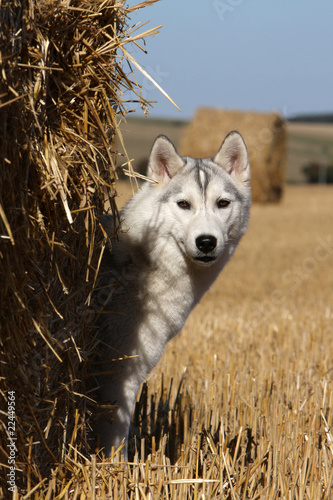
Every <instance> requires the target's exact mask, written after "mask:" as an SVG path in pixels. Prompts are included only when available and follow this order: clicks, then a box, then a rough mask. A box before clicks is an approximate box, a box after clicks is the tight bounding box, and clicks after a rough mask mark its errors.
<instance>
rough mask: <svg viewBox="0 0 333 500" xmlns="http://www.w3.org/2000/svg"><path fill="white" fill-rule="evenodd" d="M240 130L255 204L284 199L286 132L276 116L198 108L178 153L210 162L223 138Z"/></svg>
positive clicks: (282, 123) (186, 130)
mask: <svg viewBox="0 0 333 500" xmlns="http://www.w3.org/2000/svg"><path fill="white" fill-rule="evenodd" d="M232 130H238V132H240V133H241V134H242V136H243V138H244V140H245V143H246V146H247V148H248V152H249V159H250V163H251V176H252V179H251V185H252V200H253V201H254V202H259V203H265V202H277V201H279V200H280V199H281V196H282V193H283V185H284V175H285V173H284V170H285V162H286V129H285V124H284V121H283V120H282V118H281V117H280V116H279V115H278V114H276V113H268V114H264V113H254V112H242V111H227V110H222V109H210V108H199V109H198V110H197V112H196V114H195V116H194V118H193V120H192V121H191V122H190V124H189V126H188V127H187V128H186V129H185V130H184V132H183V134H182V136H181V139H180V146H179V152H180V154H182V155H185V156H193V157H197V158H210V157H212V156H213V155H214V152H215V151H216V149H217V148H219V146H220V143H221V138H222V137H225V136H226V135H227V134H228V133H229V132H230V131H232Z"/></svg>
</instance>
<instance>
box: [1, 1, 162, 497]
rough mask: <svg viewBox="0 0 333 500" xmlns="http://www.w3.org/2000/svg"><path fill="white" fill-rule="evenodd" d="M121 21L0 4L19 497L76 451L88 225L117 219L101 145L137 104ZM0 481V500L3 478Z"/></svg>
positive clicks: (7, 370)
mask: <svg viewBox="0 0 333 500" xmlns="http://www.w3.org/2000/svg"><path fill="white" fill-rule="evenodd" d="M152 1H154V0H151V1H150V2H149V1H148V2H143V3H142V4H141V5H139V7H142V6H145V5H147V4H149V3H152ZM134 9H135V8H132V9H128V10H126V8H125V1H124V0H119V1H117V0H104V1H100V0H93V1H84V0H55V1H49V0H25V1H21V0H8V1H4V2H3V3H2V6H1V11H0V22H1V27H0V58H1V81H0V98H1V104H0V162H1V166H0V169H1V175H0V280H1V288H0V301H1V307H0V332H1V333H0V361H1V363H0V410H1V413H0V415H1V417H0V418H1V421H0V464H1V465H2V466H3V467H4V468H3V470H4V471H9V470H10V468H9V458H10V456H9V450H10V448H9V447H8V445H9V444H10V443H11V442H12V441H11V437H13V438H14V439H15V447H16V450H15V467H16V478H15V483H16V485H17V487H19V488H22V489H23V491H24V490H25V491H27V490H28V491H29V489H30V488H32V487H33V486H34V485H35V484H36V483H38V482H39V481H41V480H42V479H43V477H44V473H47V471H48V470H49V467H50V466H52V467H54V466H55V465H56V464H58V463H67V464H68V463H70V460H74V459H75V460H77V459H78V457H79V455H78V452H83V453H84V452H85V443H86V434H87V420H88V419H89V414H90V410H89V408H90V405H91V404H93V403H92V401H91V400H90V397H89V383H88V376H87V373H88V369H89V367H88V363H87V361H89V359H90V357H91V353H92V352H93V351H94V349H95V340H94V330H93V312H92V311H91V309H90V307H89V302H90V296H91V292H92V290H93V287H94V284H95V282H96V278H97V275H98V267H99V262H100V259H101V256H102V253H103V245H105V241H104V240H103V237H102V235H101V237H100V238H99V239H100V240H101V241H97V237H96V234H98V232H96V225H97V224H98V222H97V221H98V216H99V215H101V214H102V213H103V211H104V212H105V211H109V212H112V213H113V214H114V217H115V219H116V220H117V217H118V212H117V207H116V204H115V201H114V195H115V179H116V171H115V168H114V159H115V158H114V157H115V151H114V150H113V148H114V146H113V145H114V136H115V133H116V132H117V115H120V116H122V115H123V114H124V112H125V111H126V106H127V102H129V101H128V100H127V101H126V99H125V97H124V93H125V92H128V91H131V92H134V93H135V100H136V101H138V100H139V101H140V102H141V104H142V106H143V107H144V108H145V107H146V106H147V105H148V104H149V103H147V102H146V101H144V100H143V99H142V98H141V94H140V88H139V87H138V85H137V84H136V83H135V80H134V81H133V80H132V79H131V77H130V76H128V74H126V73H125V72H124V69H123V64H124V62H126V61H127V62H128V59H127V55H126V54H127V52H126V49H125V44H126V43H128V42H131V41H135V40H138V39H140V38H143V37H145V36H147V35H149V34H153V32H154V30H150V31H151V32H145V33H144V34H142V35H140V36H139V35H137V36H135V35H133V33H134V30H133V29H130V28H129V27H128V25H127V19H126V16H127V14H128V12H130V11H132V10H134ZM155 32H156V30H155ZM135 43H136V42H135ZM117 51H119V53H120V55H121V57H120V55H119V54H118V55H117ZM130 61H132V59H130ZM127 99H129V98H128V97H127ZM8 391H10V394H11V399H13V394H12V393H11V391H14V403H13V404H12V405H11V406H10V413H8V402H9V399H8V394H9V392H8ZM90 395H91V394H90ZM10 417H14V419H12V421H14V424H15V430H14V433H13V434H12V435H10V433H9V429H10V426H9V425H8V422H9V418H10ZM18 470H19V472H18ZM69 471H70V467H69ZM0 481H1V483H0V497H1V498H2V497H3V496H6V494H8V483H7V476H6V474H1V478H0Z"/></svg>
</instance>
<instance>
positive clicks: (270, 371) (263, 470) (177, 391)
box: [98, 186, 333, 500]
mask: <svg viewBox="0 0 333 500" xmlns="http://www.w3.org/2000/svg"><path fill="white" fill-rule="evenodd" d="M120 190H121V189H120ZM120 199H121V197H120ZM123 200H124V198H123ZM332 267H333V189H332V188H330V187H323V186H322V187H313V186H311V187H310V186H289V187H288V188H287V189H286V193H285V197H284V199H283V201H282V203H281V204H279V205H266V206H263V205H254V206H253V207H252V213H251V222H250V227H249V231H248V234H247V235H246V236H245V237H244V238H243V240H242V241H241V243H240V246H239V247H238V249H237V251H236V254H235V255H234V257H233V259H232V261H231V262H230V263H229V264H228V266H227V267H226V269H225V270H224V271H223V272H222V274H221V275H220V277H219V279H218V280H217V282H216V283H215V284H214V285H213V287H212V288H211V290H210V291H209V292H208V293H207V295H206V296H205V298H204V299H203V300H202V302H201V303H200V304H199V306H197V308H196V309H195V310H194V311H193V313H192V315H191V316H190V318H189V319H188V321H187V323H186V325H185V328H184V329H183V331H182V332H181V334H180V335H179V336H178V337H177V338H176V339H174V340H173V341H172V342H171V343H170V344H169V345H168V347H167V349H166V352H165V353H164V355H163V357H162V359H161V361H160V363H159V365H158V366H157V367H156V369H155V370H154V372H153V373H152V374H151V375H150V377H149V379H148V381H147V385H145V386H144V387H143V390H142V393H141V396H140V397H139V398H138V404H137V409H136V413H135V418H134V424H133V430H132V433H133V437H136V451H135V448H134V445H132V453H133V461H134V464H135V465H134V466H133V468H129V469H127V470H124V469H123V468H122V467H121V468H120V469H117V468H115V469H113V472H114V473H115V474H114V475H113V476H112V480H111V479H110V480H109V482H108V487H106V484H104V492H105V493H106V491H108V492H109V493H111V491H112V492H113V495H115V498H116V497H117V496H118V495H119V497H121V498H125V492H126V489H127V491H128V492H129V494H130V498H170V499H171V498H172V499H175V498H179V499H184V498H220V499H224V498H225V499H255V498H258V499H259V498H262V499H278V498H286V499H287V498H288V499H309V500H316V499H327V500H328V499H330V498H332V496H333V431H332V424H333V392H332V390H333V384H332V381H333V336H332V330H333V328H332V321H333V271H332ZM141 438H144V439H143V440H142V441H140V440H141ZM132 442H134V439H133V440H132ZM103 467H107V465H106V464H105V466H102V468H101V469H99V471H100V472H99V473H98V475H99V474H100V473H101V472H102V471H103ZM116 470H117V471H118V472H116ZM105 472H106V471H105V469H104V473H105ZM102 490H103V487H102V485H101V484H100V486H99V487H98V491H99V492H102Z"/></svg>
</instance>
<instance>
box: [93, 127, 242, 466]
mask: <svg viewBox="0 0 333 500" xmlns="http://www.w3.org/2000/svg"><path fill="white" fill-rule="evenodd" d="M147 176H148V178H150V179H152V180H153V181H155V182H154V183H151V182H146V183H145V185H144V186H143V188H142V189H140V190H139V191H138V192H137V193H136V194H135V195H134V196H133V198H132V199H131V200H130V202H129V203H128V204H127V205H126V207H125V208H124V209H123V210H122V212H121V221H122V223H121V230H120V231H118V235H117V237H116V238H115V239H114V241H112V252H110V253H108V254H107V255H105V256H104V258H103V263H102V281H101V285H100V290H99V291H98V292H97V297H99V299H98V300H97V302H99V306H102V307H103V308H104V311H103V314H101V315H100V316H99V323H98V329H99V333H98V335H99V338H100V341H101V348H100V353H99V356H100V359H101V360H102V363H101V364H100V365H99V370H101V369H102V370H103V371H104V372H105V374H104V375H100V376H98V377H96V380H95V383H96V384H97V385H98V386H99V390H98V399H99V402H100V403H103V402H104V403H114V404H115V405H116V407H117V409H116V410H115V411H114V412H113V413H112V416H111V415H110V418H107V419H106V418H104V419H103V420H100V421H97V422H96V427H95V429H94V432H95V434H98V435H99V438H100V444H101V447H102V448H103V452H104V453H105V455H106V456H109V455H110V453H111V447H112V446H114V447H115V448H117V447H118V446H119V445H120V444H121V442H122V441H123V440H124V443H125V446H124V450H123V453H124V456H125V459H126V458H127V440H128V432H129V427H130V422H131V415H132V411H133V407H134V404H135V398H136V395H137V392H138V390H139V387H140V384H141V383H142V382H143V381H144V380H145V378H146V377H147V375H148V374H149V373H150V371H151V370H152V369H153V368H154V367H155V366H156V364H157V363H158V361H159V359H160V357H161V355H162V353H163V350H164V347H165V345H166V343H167V342H168V341H169V340H170V339H172V338H173V337H174V336H175V335H177V333H178V332H179V331H180V330H181V328H182V327H183V325H184V323H185V321H186V319H187V317H188V316H189V314H190V312H191V311H192V309H193V308H194V307H195V305H196V304H197V303H198V302H199V301H200V299H201V298H202V296H203V295H204V293H205V292H206V291H207V290H208V289H209V287H210V286H211V285H212V283H213V282H214V281H215V280H216V278H217V277H218V275H219V273H220V271H221V270H222V268H223V267H224V266H225V264H226V263H227V262H228V260H229V259H230V257H231V256H232V254H233V253H234V251H235V248H236V246H237V245H238V243H239V241H240V239H241V237H242V236H243V235H244V234H245V232H246V230H247V226H248V219H249V209H250V199H251V197H250V165H249V162H248V155H247V150H246V146H245V144H244V141H243V139H242V137H241V135H240V134H239V133H238V132H231V133H230V134H229V135H228V136H227V137H226V138H225V140H224V142H223V144H222V146H221V147H220V149H219V150H218V152H217V154H216V155H215V157H214V158H213V159H210V158H208V159H194V158H189V157H181V156H180V155H179V154H178V153H177V151H176V149H175V148H174V146H173V144H172V143H171V142H170V141H169V139H167V138H166V137H164V136H159V137H158V138H157V139H156V141H155V143H154V145H153V147H152V151H151V154H150V158H149V165H148V172H147ZM112 221H113V217H112V216H107V218H106V221H104V222H103V225H104V227H105V228H106V230H107V231H108V232H109V233H110V234H112V232H113V228H112V227H113V226H112ZM101 297H102V298H101ZM128 357H131V358H130V359H123V358H128ZM111 359H112V360H114V359H118V361H112V362H111V361H110V360H111ZM103 360H104V363H103Z"/></svg>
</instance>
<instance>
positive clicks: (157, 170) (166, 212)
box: [147, 132, 250, 266]
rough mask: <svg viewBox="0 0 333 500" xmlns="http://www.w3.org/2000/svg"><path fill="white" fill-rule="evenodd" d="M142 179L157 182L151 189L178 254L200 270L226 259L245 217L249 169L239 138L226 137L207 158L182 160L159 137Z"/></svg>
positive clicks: (234, 134)
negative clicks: (182, 255)
mask: <svg viewBox="0 0 333 500" xmlns="http://www.w3.org/2000/svg"><path fill="white" fill-rule="evenodd" d="M147 175H148V177H149V178H151V179H152V180H154V181H156V186H152V189H154V190H155V189H156V194H157V193H158V200H159V204H160V205H161V207H162V208H161V212H162V213H163V219H164V221H165V223H166V224H167V226H168V228H169V232H170V238H173V239H174V240H175V242H176V244H178V245H179V247H180V249H181V251H182V253H183V254H184V255H185V256H186V257H187V258H189V259H190V260H191V261H192V262H195V263H196V264H198V265H203V266H207V265H212V264H214V263H216V262H218V261H221V259H222V258H223V260H224V261H225V260H226V259H228V258H229V257H230V255H231V253H232V252H233V250H234V248H235V246H236V245H237V243H238V241H239V239H240V238H241V236H242V235H243V234H244V233H245V232H246V229H247V223H248V217H249V207H250V165H249V161H248V154H247V149H246V146H245V143H244V141H243V139H242V137H241V135H240V134H239V133H238V132H231V133H230V134H228V135H227V137H226V138H225V140H224V141H223V143H222V145H221V147H220V149H219V150H218V152H217V154H216V155H215V157H214V158H209V159H208V158H206V159H194V158H190V157H182V156H180V155H179V154H178V153H177V151H176V149H175V147H174V146H173V144H172V143H171V142H170V141H169V139H168V138H167V137H165V136H159V137H158V138H157V139H156V141H155V143H154V145H153V148H152V151H151V155H150V159H149V165H148V172H147ZM229 254H230V255H229Z"/></svg>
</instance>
